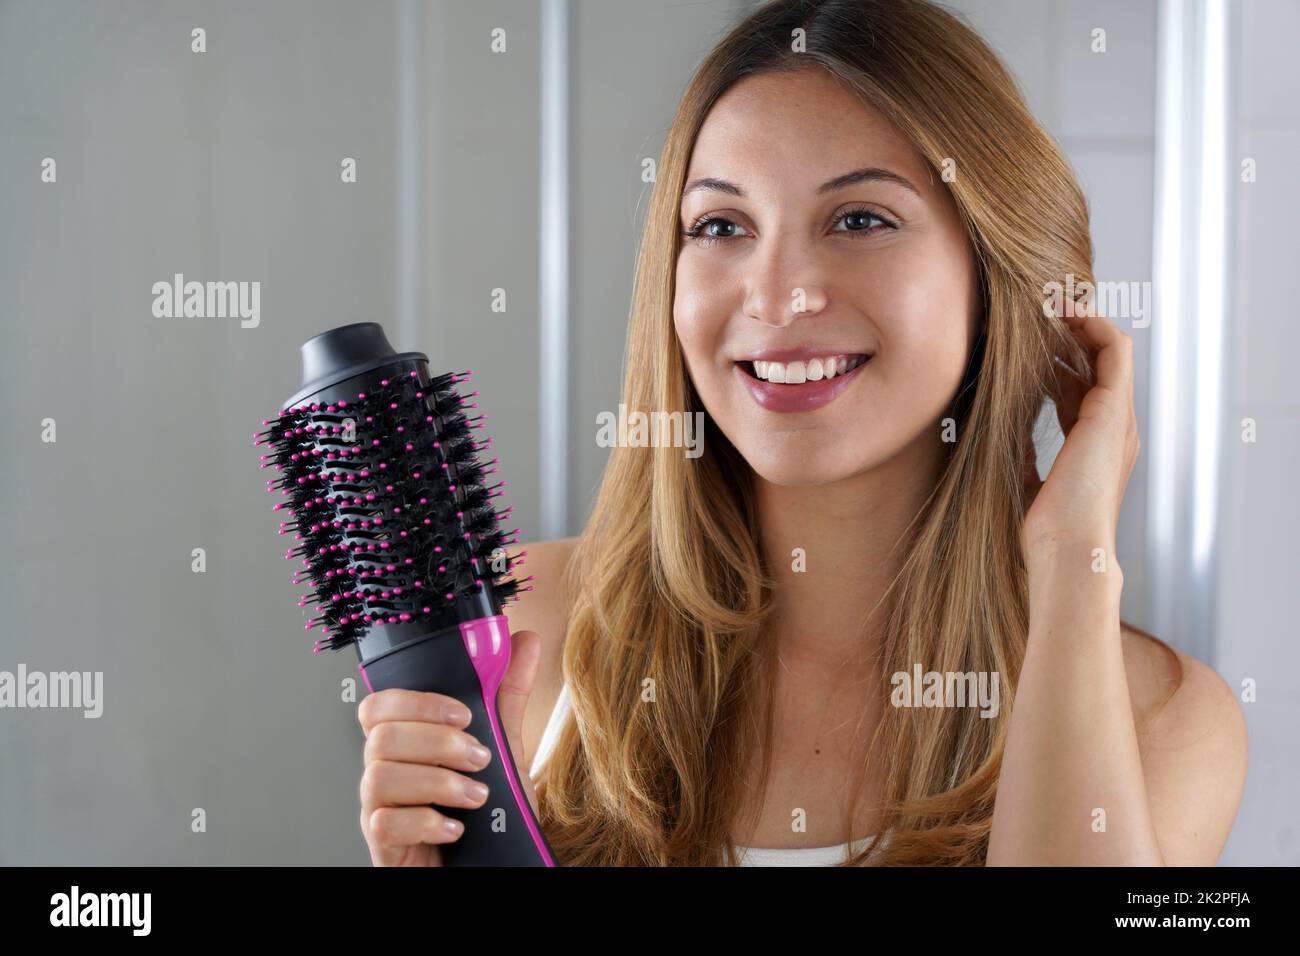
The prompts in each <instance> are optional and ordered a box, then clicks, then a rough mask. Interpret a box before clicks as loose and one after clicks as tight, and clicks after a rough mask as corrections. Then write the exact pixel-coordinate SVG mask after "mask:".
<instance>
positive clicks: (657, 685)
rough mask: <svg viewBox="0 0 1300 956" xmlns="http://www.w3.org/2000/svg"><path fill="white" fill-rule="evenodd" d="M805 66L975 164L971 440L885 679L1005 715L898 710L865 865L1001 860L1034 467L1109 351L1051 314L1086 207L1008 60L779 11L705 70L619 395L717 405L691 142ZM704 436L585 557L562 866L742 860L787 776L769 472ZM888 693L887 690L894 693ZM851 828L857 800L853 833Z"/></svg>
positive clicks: (936, 496)
mask: <svg viewBox="0 0 1300 956" xmlns="http://www.w3.org/2000/svg"><path fill="white" fill-rule="evenodd" d="M796 31H802V34H799V33H797V32H796ZM796 40H800V41H801V43H802V48H801V49H799V50H798V52H796V50H795V46H796ZM798 69H825V70H827V71H829V72H830V73H831V74H832V75H834V76H835V77H838V78H839V79H840V80H842V81H843V82H844V83H846V84H848V86H849V87H850V88H851V89H853V90H854V91H856V92H857V93H858V94H860V95H861V96H863V97H865V98H866V101H867V102H869V103H870V104H872V105H874V106H875V107H876V108H877V109H879V110H880V111H881V112H883V113H884V114H885V115H886V116H887V117H888V118H889V119H890V120H892V121H893V123H894V124H896V126H897V127H898V128H899V129H900V130H901V131H902V132H903V133H904V134H905V135H906V136H907V137H908V138H909V139H910V140H911V142H912V143H913V144H914V146H915V148H916V149H917V150H918V152H919V153H920V155H921V156H922V157H924V159H925V160H926V162H927V163H928V164H929V165H930V166H931V167H932V168H933V169H934V170H936V171H939V170H941V169H943V168H945V163H944V161H945V159H955V160H956V167H955V168H956V177H955V178H953V179H952V180H951V182H949V183H948V185H949V188H950V189H951V192H952V196H953V197H954V199H955V200H956V205H957V207H958V210H959V213H960V216H961V218H962V221H963V223H964V225H965V228H966V231H967V233H968V236H969V241H970V243H971V247H972V249H973V251H974V253H975V259H976V262H977V265H978V269H979V272H980V280H981V281H980V289H981V294H982V296H983V323H982V326H983V327H982V330H981V332H980V334H979V336H978V338H977V339H976V342H975V346H974V348H973V351H972V355H971V358H970V362H969V364H968V370H967V373H966V378H965V381H964V382H963V383H962V385H961V387H960V388H959V390H958V393H957V398H956V399H954V403H953V408H952V412H951V414H952V416H953V418H954V420H955V426H956V440H955V441H953V442H951V443H950V444H949V446H948V449H947V451H946V455H947V458H946V463H945V464H944V467H943V469H942V472H941V475H940V477H939V479H938V481H937V483H936V485H935V487H934V488H933V490H932V492H931V493H930V494H929V496H928V498H927V500H926V502H925V504H924V506H923V507H922V509H921V510H920V512H919V513H918V514H917V515H916V516H915V518H914V519H913V521H912V524H911V525H910V526H909V530H908V534H907V536H906V540H905V541H902V542H900V548H901V550H900V555H901V568H900V571H899V573H898V574H897V576H896V577H895V578H894V580H893V582H892V584H891V585H890V587H889V589H888V592H887V594H886V599H885V601H884V603H883V604H882V605H881V606H882V608H883V618H882V620H883V622H884V626H883V643H882V644H881V646H880V648H879V651H878V653H879V660H880V662H881V664H882V665H883V666H882V668H881V674H882V675H889V674H892V673H898V672H903V673H910V672H911V670H912V667H913V664H914V663H915V662H926V664H927V669H935V670H939V671H960V672H969V671H974V672H986V673H993V672H996V673H997V674H998V675H999V685H1000V690H1001V694H1002V701H1003V703H1004V704H1005V705H1006V706H1003V707H1001V708H1000V711H999V713H998V714H997V715H996V716H993V717H984V716H981V715H980V712H979V710H978V708H974V707H948V708H944V707H938V708H932V707H912V708H899V707H889V706H886V707H884V708H883V714H882V717H881V719H880V722H879V723H878V724H877V727H876V731H875V734H876V736H875V738H873V748H874V744H875V743H876V742H877V741H878V742H880V743H882V744H883V747H882V748H881V752H882V753H883V757H882V762H881V763H879V764H877V765H873V771H874V772H876V773H880V774H883V775H884V776H883V787H884V789H883V797H884V803H883V805H882V806H881V807H880V819H881V824H880V828H879V830H878V832H877V833H876V834H875V837H876V839H874V840H873V841H868V844H867V845H866V846H865V847H864V848H863V849H862V851H861V852H860V853H859V854H858V855H857V856H855V857H854V859H852V860H851V861H849V862H850V863H851V864H861V863H870V864H880V865H888V864H895V865H896V864H956V865H965V864H981V863H983V862H984V859H985V855H986V851H987V845H988V836H989V829H990V824H991V818H992V813H993V801H994V796H995V793H996V789H997V780H998V773H999V768H1000V764H1001V757H1002V751H1003V742H1004V739H1005V735H1006V730H1007V722H1008V719H1009V716H1010V712H1011V703H1012V700H1013V698H1014V688H1015V684H1016V681H1017V678H1018V675H1019V672H1020V667H1021V662H1022V660H1023V656H1024V650H1025V643H1026V638H1027V630H1028V593H1027V587H1026V577H1025V567H1024V559H1023V555H1022V551H1021V543H1020V529H1021V524H1022V521H1023V517H1024V511H1025V506H1026V502H1025V495H1024V486H1023V478H1022V475H1023V470H1022V469H1023V466H1024V463H1025V461H1026V460H1027V457H1028V455H1029V453H1030V448H1031V441H1032V435H1031V431H1032V427H1033V423H1034V421H1035V419H1036V417H1037V414H1038V412H1039V410H1040V408H1041V407H1042V405H1043V400H1044V398H1045V397H1046V396H1048V394H1049V391H1050V389H1051V383H1052V380H1053V376H1054V373H1055V370H1056V368H1057V365H1058V363H1064V364H1065V365H1066V366H1068V367H1069V368H1072V369H1074V370H1076V372H1077V373H1078V374H1079V375H1081V376H1085V377H1088V378H1090V377H1091V369H1090V367H1089V361H1088V357H1087V355H1086V353H1085V352H1084V351H1083V350H1082V349H1081V348H1080V347H1079V345H1078V344H1077V342H1076V341H1075V339H1074V338H1073V337H1072V336H1071V335H1070V334H1069V332H1068V330H1067V329H1066V328H1065V326H1064V324H1063V323H1061V322H1060V321H1059V320H1055V319H1048V318H1046V317H1045V316H1044V313H1043V305H1042V303H1043V299H1044V289H1045V288H1046V287H1047V284H1048V283H1050V282H1053V281H1055V282H1062V281H1063V280H1064V277H1065V276H1067V275H1070V274H1072V275H1073V276H1074V279H1075V282H1076V283H1083V282H1091V281H1092V279H1093V276H1092V245H1091V240H1090V238H1089V229H1088V210H1087V204H1086V201H1085V199H1084V196H1083V193H1082V191H1081V190H1080V188H1079V186H1078V184H1077V182H1076V180H1075V177H1074V175H1073V172H1072V170H1071V169H1070V166H1069V164H1068V163H1067V161H1066V160H1065V158H1064V157H1063V156H1062V154H1061V152H1060V150H1059V149H1058V147H1057V146H1056V144H1055V143H1054V142H1053V141H1052V139H1051V138H1050V137H1049V136H1048V135H1047V133H1046V132H1045V131H1044V130H1043V129H1042V127H1041V126H1040V125H1039V124H1038V122H1037V121H1036V120H1035V119H1034V117H1033V116H1032V115H1031V114H1030V112H1029V110H1028V109H1027V108H1026V106H1025V103H1024V101H1023V99H1022V97H1021V95H1020V92H1019V91H1018V89H1017V87H1016V85H1015V83H1014V81H1013V80H1012V79H1011V77H1010V76H1009V75H1008V73H1007V71H1006V69H1005V68H1004V67H1003V66H1002V64H1001V63H1000V62H999V61H998V59H997V57H996V56H995V55H994V53H993V52H992V51H991V50H990V49H989V47H988V46H987V45H986V44H985V43H984V42H983V41H982V40H981V39H980V38H979V36H978V35H977V34H976V33H975V32H974V31H972V30H971V29H970V28H969V27H968V26H966V25H965V24H964V23H963V22H962V21H961V20H959V19H958V18H956V17H955V16H953V15H952V14H950V13H949V12H947V11H946V10H944V9H943V8H942V7H939V6H937V5H935V4H933V3H929V2H925V0H825V2H819V0H780V2H773V3H769V4H767V5H765V6H763V7H761V8H760V9H758V10H757V11H755V12H754V13H752V14H751V15H750V16H748V17H747V18H746V19H744V20H743V22H741V23H739V24H738V25H737V26H736V27H735V28H734V29H732V30H731V31H730V33H729V34H728V35H727V36H726V37H725V38H724V39H723V40H722V41H721V42H720V43H719V44H718V46H717V47H716V48H715V49H713V51H712V52H711V53H710V54H709V55H708V56H707V58H706V59H705V60H704V61H703V63H702V64H701V65H700V67H699V69H698V71H697V72H696V74H695V76H694V77H693V78H692V80H691V83H690V85H689V87H688V88H687V90H686V91H685V93H684V95H683V97H682V100H681V103H680V104H679V106H678V109H677V112H676V115H675V116H674V118H673V122H672V127H671V129H670V130H669V133H668V137H667V140H666V142H665V144H664V147H663V151H662V155H661V158H660V162H659V165H658V173H657V181H656V183H655V185H654V191H653V197H652V200H651V203H650V206H649V210H648V215H647V219H646V224H645V232H644V236H643V240H642V243H641V246H640V249H639V253H638V258H637V267H636V284H635V292H634V297H633V304H632V310H631V316H630V324H629V329H628V339H627V349H626V356H625V373H624V379H623V387H622V398H621V401H622V402H623V403H624V404H625V405H626V407H627V409H628V411H629V413H630V412H632V411H640V412H644V413H647V414H649V413H651V412H653V411H656V410H681V411H683V412H686V413H688V414H693V413H694V412H696V411H704V409H703V407H702V404H701V402H700V400H699V397H698V395H697V394H696V393H695V391H694V388H693V386H692V384H691V382H690V378H689V375H688V373H687V368H686V364H685V360H684V357H683V355H682V352H681V348H680V346H679V343H678V341H677V339H676V335H675V331H674V328H673V322H672V302H673V291H674V270H675V263H676V261H677V254H678V251H679V248H680V245H679V244H680V242H681V241H682V240H681V238H680V235H679V228H678V222H677V218H678V215H679V212H678V210H679V206H680V202H681V196H682V188H683V185H684V180H685V177H686V172H687V165H688V162H689V159H690V155H691V149H692V146H693V144H694V142H695V138H696V136H697V134H698V132H699V130H700V127H701V125H702V124H703V122H704V119H705V116H706V115H707V114H708V112H709V110H710V108H711V107H712V106H713V105H714V104H715V103H716V102H717V101H718V99H719V97H721V96H722V94H723V93H724V92H725V91H726V90H727V89H728V88H729V87H730V86H731V85H732V84H734V83H736V82H737V81H739V80H741V79H742V78H744V77H747V76H752V75H754V74H758V73H765V72H775V71H790V70H798ZM706 419H707V416H706ZM706 429H707V431H706V435H705V438H706V444H707V446H708V448H709V452H708V453H707V454H705V455H703V456H701V457H699V458H695V459H691V458H687V457H686V456H684V455H682V453H681V450H680V449H674V448H667V447H618V448H615V449H614V450H613V453H612V455H611V457H610V459H609V461H608V464H607V466H606V469H605V472H604V475H603V478H602V481H601V485H600V489H599V493H598V496H597V499H596V501H595V504H594V507H593V511H592V514H591V517H590V519H589V521H588V523H587V525H586V527H585V529H584V530H583V533H582V535H581V537H580V539H579V542H578V545H577V547H576V550H575V551H574V554H573V557H572V558H571V560H570V563H569V565H568V569H567V572H566V574H567V575H568V584H567V586H568V588H569V589H570V591H569V593H571V594H572V595H573V602H572V605H571V607H570V611H569V617H568V620H567V624H566V627H567V630H566V634H565V643H564V651H563V665H562V666H563V673H564V680H565V682H566V683H567V684H568V685H569V688H570V695H571V700H572V703H573V710H574V720H573V721H572V722H569V723H568V724H567V725H566V728H565V730H564V732H563V733H562V734H561V735H560V736H559V738H558V740H557V742H556V746H555V749H554V750H553V751H552V753H551V756H550V758H549V762H548V764H547V768H546V772H545V773H544V774H543V775H542V779H541V780H540V781H539V782H538V797H539V805H540V819H541V823H542V826H543V828H544V830H545V831H546V835H547V838H548V840H549V841H550V842H551V845H552V847H553V848H554V849H555V851H556V853H557V855H558V857H559V859H560V861H561V862H562V863H564V864H565V865H649V866H659V865H721V864H723V863H734V862H735V857H734V855H733V850H732V845H731V843H730V840H729V838H728V834H729V832H730V827H731V824H732V823H733V822H734V821H733V819H732V816H731V814H732V812H733V810H734V808H735V807H736V806H737V805H738V804H739V803H740V801H741V796H742V786H743V781H744V776H743V771H744V769H745V768H746V767H747V766H748V765H749V761H748V760H747V759H746V756H747V755H748V754H751V753H753V752H755V751H752V750H750V748H753V747H760V748H762V749H761V750H760V751H757V752H759V753H761V754H762V757H761V761H762V763H761V767H762V776H763V780H764V781H766V777H767V773H768V768H769V760H770V743H769V740H770V730H771V726H772V713H773V709H772V707H773V705H772V696H773V695H772V686H773V685H772V674H771V670H770V655H765V654H764V653H763V651H764V649H765V647H766V645H765V643H764V634H765V631H766V629H765V625H766V624H767V622H768V618H769V615H770V612H771V607H772V595H773V587H774V583H773V582H774V579H773V578H772V576H771V575H770V573H769V571H768V569H767V568H766V567H765V563H764V559H763V555H762V550H761V548H760V547H759V542H758V540H757V534H758V532H757V530H756V529H757V528H758V526H759V525H758V520H757V518H758V516H757V514H756V505H755V498H754V490H753V475H752V471H751V469H750V467H749V465H748V464H747V463H746V462H745V460H744V459H743V458H742V457H741V456H740V455H739V453H738V452H737V451H736V449H735V448H734V446H732V445H731V444H730V443H729V442H728V440H727V439H726V437H725V436H724V435H722V433H721V432H720V431H719V430H718V429H717V427H716V426H715V425H714V424H713V423H712V422H711V421H706ZM654 444H657V443H654ZM873 692H878V693H879V694H880V695H881V699H887V698H888V695H889V688H888V686H886V683H885V682H884V681H882V686H880V687H878V688H876V689H875V690H874V691H873ZM864 706H865V702H864ZM756 713H762V714H764V715H765V721H764V722H763V725H765V726H766V732H765V731H763V730H761V729H760V728H761V727H762V726H763V725H761V724H760V723H759V722H758V721H756V720H755V719H754V718H753V716H752V715H754V714H756ZM865 771H866V767H865V766H864V767H863V768H862V772H865ZM759 792H762V790H761V789H760V791H759ZM851 819H852V807H850V812H849V814H848V818H847V819H846V821H845V834H844V839H845V841H848V840H850V839H852V837H853V834H852V833H851V832H849V827H850V825H851V823H850V821H851Z"/></svg>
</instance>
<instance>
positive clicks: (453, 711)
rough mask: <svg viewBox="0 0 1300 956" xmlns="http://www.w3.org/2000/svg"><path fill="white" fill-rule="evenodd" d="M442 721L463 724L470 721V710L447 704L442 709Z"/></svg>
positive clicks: (458, 705)
mask: <svg viewBox="0 0 1300 956" xmlns="http://www.w3.org/2000/svg"><path fill="white" fill-rule="evenodd" d="M442 719H443V720H445V721H448V722H455V723H461V724H463V723H466V722H467V721H468V720H469V719H470V714H469V710H468V709H467V708H465V707H462V706H461V705H460V704H446V705H444V706H443V708H442Z"/></svg>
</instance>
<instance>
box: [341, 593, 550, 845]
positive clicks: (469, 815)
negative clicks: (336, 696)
mask: <svg viewBox="0 0 1300 956" xmlns="http://www.w3.org/2000/svg"><path fill="white" fill-rule="evenodd" d="M493 622H505V617H504V616H501V617H493V618H484V619H481V620H480V621H476V622H471V624H469V625H461V626H458V627H451V628H445V629H443V630H441V631H436V632H434V633H432V634H429V635H426V636H423V637H420V638H417V639H415V640H411V641H407V642H406V643H404V644H401V645H399V646H397V647H395V648H393V649H392V650H389V651H386V652H384V653H383V654H380V655H379V656H377V657H374V658H372V659H370V660H368V661H367V660H363V661H362V663H361V673H362V676H363V677H364V678H365V680H366V686H367V687H368V688H369V689H370V690H371V691H379V690H386V689H388V688H390V687H400V688H403V689H406V690H417V691H432V692H435V693H439V694H446V695H448V696H449V697H454V698H456V700H458V701H460V702H461V703H463V704H465V706H467V707H468V708H469V710H470V714H471V718H470V722H469V725H468V726H467V727H466V728H465V729H466V731H467V732H468V733H470V734H472V735H473V736H474V737H475V738H476V739H477V740H478V741H479V742H480V743H482V744H483V746H485V747H487V748H488V749H489V750H491V751H492V758H491V760H489V761H488V765H487V766H486V767H484V768H483V769H482V770H479V771H470V772H466V776H469V777H471V778H473V779H475V780H481V781H483V782H484V783H485V784H487V786H488V796H487V799H486V800H485V801H484V802H483V804H482V805H481V806H479V807H474V808H465V807H444V806H442V805H437V807H436V809H437V810H438V811H439V812H440V813H443V814H445V815H447V816H449V817H454V818H455V819H457V820H460V821H461V823H463V824H464V826H465V830H464V832H463V833H462V834H461V835H460V837H459V839H457V840H455V841H454V842H452V843H443V844H440V845H439V848H440V849H441V851H442V858H443V863H444V865H445V866H555V865H556V863H555V854H554V853H553V852H552V851H551V848H550V845H549V844H547V842H546V838H545V836H544V835H543V834H542V830H541V827H540V826H539V825H538V823H537V818H536V817H535V816H534V814H533V811H532V807H531V806H530V805H529V803H528V799H527V796H526V794H525V793H524V791H523V787H522V784H521V782H520V780H519V773H518V771H517V770H516V768H515V760H514V755H513V754H511V752H510V744H509V742H508V741H507V740H506V735H505V731H504V729H503V728H502V727H501V725H500V719H499V715H498V712H497V706H496V690H497V687H498V686H499V680H500V675H501V674H503V673H504V672H505V667H506V666H507V665H508V663H509V658H510V631H509V627H508V626H503V625H502V624H500V623H495V624H494V623H493ZM484 624H488V625H489V626H487V627H483V625H484ZM466 627H469V628H471V632H470V633H469V634H468V635H467V634H466V632H465V630H464V629H465V628H466ZM476 627H477V628H478V629H477V630H474V628H476ZM494 640H495V643H497V644H499V645H503V646H497V647H492V646H489V645H491V644H493V643H494ZM467 644H469V645H471V646H472V647H473V654H474V656H473V657H471V648H470V647H467ZM486 657H493V658H494V659H493V660H492V661H491V663H490V664H489V665H488V666H487V667H485V666H484V665H483V664H482V663H480V665H479V666H478V667H476V666H475V659H477V660H479V661H480V662H482V661H484V660H485V658H486ZM485 670H486V671H495V674H496V679H495V680H493V679H492V678H491V676H490V674H488V675H485V676H484V677H480V673H481V672H483V671H485ZM487 688H490V691H491V693H490V695H489V694H488V693H487V692H486V689H487ZM489 696H490V698H491V699H490V700H489V699H488V697H489ZM458 772H463V771H458Z"/></svg>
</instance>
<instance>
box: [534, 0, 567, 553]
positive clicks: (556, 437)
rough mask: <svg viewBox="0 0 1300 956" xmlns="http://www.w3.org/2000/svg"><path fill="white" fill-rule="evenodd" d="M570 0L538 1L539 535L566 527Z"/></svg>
mask: <svg viewBox="0 0 1300 956" xmlns="http://www.w3.org/2000/svg"><path fill="white" fill-rule="evenodd" d="M569 30H570V14H569V3H568V0H544V2H543V3H542V8H541V33H542V47H541V122H540V127H541V144H540V164H539V165H540V187H541V188H540V194H541V204H540V236H539V239H540V242H539V245H540V249H539V255H540V259H539V263H538V266H539V271H538V283H539V290H538V291H539V304H540V316H539V318H540V322H541V329H540V343H539V344H540V349H539V355H540V367H539V369H538V383H539V390H540V396H539V397H540V403H539V406H538V407H539V413H540V422H539V429H538V435H539V441H540V448H539V455H540V460H541V468H540V479H541V536H542V538H544V539H551V538H562V537H566V536H567V535H568V533H569V498H568V495H569V470H570V466H569V456H570V454H571V449H570V447H569V153H568V146H569Z"/></svg>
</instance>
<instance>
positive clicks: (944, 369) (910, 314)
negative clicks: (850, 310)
mask: <svg viewBox="0 0 1300 956" xmlns="http://www.w3.org/2000/svg"><path fill="white" fill-rule="evenodd" d="M913 261H914V262H915V261H916V260H913ZM930 262H931V263H934V260H930ZM907 271H908V272H909V274H908V275H898V274H896V278H895V280H894V281H892V282H891V283H889V285H888V286H886V287H885V288H887V289H888V290H889V291H888V292H886V293H885V295H884V297H883V298H882V299H881V303H880V311H879V313H878V314H879V315H880V316H881V337H882V349H881V352H882V354H881V355H880V356H878V358H879V359H881V361H880V365H879V368H878V369H877V372H878V373H879V375H880V376H881V378H882V379H883V380H884V382H885V383H886V384H887V385H888V390H889V392H890V393H892V394H893V395H895V396H897V398H898V399H899V401H900V402H906V404H908V405H914V406H919V407H918V408H917V411H919V412H923V413H924V414H925V415H926V416H927V417H928V416H929V415H930V414H932V413H937V412H938V411H939V410H940V409H942V408H943V407H944V406H946V405H947V403H948V402H949V401H950V400H951V399H952V397H953V396H954V395H955V394H956V391H957V388H958V386H959V385H960V384H961V377H962V374H963V373H964V372H965V369H966V361H967V357H968V356H969V354H970V348H971V344H972V334H973V331H974V330H973V326H972V322H971V319H970V312H971V302H970V292H969V284H968V282H967V278H968V274H967V272H966V270H965V268H963V267H961V266H960V264H956V265H948V266H940V265H939V264H937V263H934V264H933V266H932V267H929V268H922V269H916V268H911V267H909V269H908V270H907Z"/></svg>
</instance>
